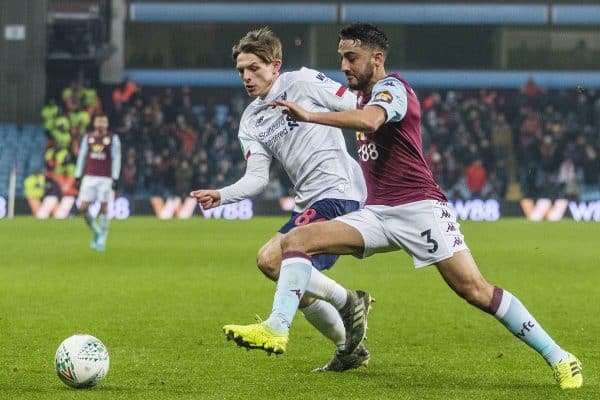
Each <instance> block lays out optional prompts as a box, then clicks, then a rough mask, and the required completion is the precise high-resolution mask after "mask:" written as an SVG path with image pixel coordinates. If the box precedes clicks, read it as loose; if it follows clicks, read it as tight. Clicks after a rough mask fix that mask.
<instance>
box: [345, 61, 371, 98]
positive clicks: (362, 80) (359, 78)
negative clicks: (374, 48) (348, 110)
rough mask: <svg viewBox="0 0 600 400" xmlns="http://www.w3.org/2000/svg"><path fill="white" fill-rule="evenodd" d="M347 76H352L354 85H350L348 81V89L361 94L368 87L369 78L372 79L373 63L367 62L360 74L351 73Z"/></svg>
mask: <svg viewBox="0 0 600 400" xmlns="http://www.w3.org/2000/svg"><path fill="white" fill-rule="evenodd" d="M349 75H352V76H354V78H355V79H356V83H350V81H348V87H349V88H350V89H352V90H359V91H361V92H363V91H364V90H365V89H366V88H367V87H368V86H369V82H371V78H373V63H372V62H370V61H369V62H368V63H367V64H366V65H365V68H364V69H363V70H362V71H361V72H360V73H359V72H353V73H351V74H349Z"/></svg>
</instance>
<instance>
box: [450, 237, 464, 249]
mask: <svg viewBox="0 0 600 400" xmlns="http://www.w3.org/2000/svg"><path fill="white" fill-rule="evenodd" d="M461 244H463V241H462V239H461V238H460V236H456V237H455V238H454V244H453V245H452V247H456V246H460V245H461Z"/></svg>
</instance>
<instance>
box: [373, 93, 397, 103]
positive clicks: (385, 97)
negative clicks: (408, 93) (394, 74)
mask: <svg viewBox="0 0 600 400" xmlns="http://www.w3.org/2000/svg"><path fill="white" fill-rule="evenodd" d="M393 99H394V96H392V94H391V93H390V92H388V91H387V90H384V91H383V92H379V93H377V94H376V95H375V97H374V98H373V101H374V102H375V101H378V102H382V103H388V104H389V103H391V102H392V100H393Z"/></svg>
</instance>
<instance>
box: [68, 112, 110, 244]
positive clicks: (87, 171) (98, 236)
mask: <svg viewBox="0 0 600 400" xmlns="http://www.w3.org/2000/svg"><path fill="white" fill-rule="evenodd" d="M94 129H95V130H94V131H93V132H90V133H88V134H86V135H84V136H83V138H82V139H81V147H80V149H79V156H78V157H77V169H76V171H75V178H76V179H77V187H78V188H79V202H80V206H79V210H80V212H82V213H83V214H84V217H85V221H86V223H87V224H88V226H89V227H90V229H91V230H92V232H93V234H94V238H93V240H92V242H91V244H90V247H91V248H92V249H94V250H97V251H104V250H105V249H106V239H107V237H108V225H109V219H108V203H109V202H110V201H112V200H113V198H114V189H115V188H116V184H117V180H118V179H119V174H120V172H121V141H120V140H119V136H117V135H116V134H114V133H112V132H110V131H109V130H108V117H106V115H103V114H100V115H96V116H95V117H94ZM82 176H83V179H81V177H82ZM95 201H99V202H100V212H99V213H98V216H97V217H96V218H94V217H92V215H91V214H90V213H89V205H90V203H93V202H95Z"/></svg>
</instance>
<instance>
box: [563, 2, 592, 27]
mask: <svg viewBox="0 0 600 400" xmlns="http://www.w3.org/2000/svg"><path fill="white" fill-rule="evenodd" d="M552 23H554V24H557V25H600V5H576V6H571V5H555V6H553V7H552Z"/></svg>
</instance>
